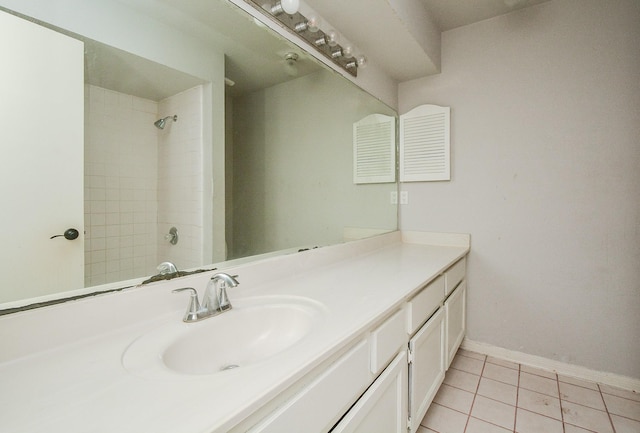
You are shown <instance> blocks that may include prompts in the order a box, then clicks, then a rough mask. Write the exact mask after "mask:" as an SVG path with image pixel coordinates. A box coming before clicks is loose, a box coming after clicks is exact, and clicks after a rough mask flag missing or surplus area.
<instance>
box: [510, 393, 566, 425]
mask: <svg viewBox="0 0 640 433" xmlns="http://www.w3.org/2000/svg"><path fill="white" fill-rule="evenodd" d="M518 407H521V408H523V409H526V410H528V411H529V412H535V413H539V414H540V415H544V416H548V417H550V418H555V419H557V420H562V415H561V413H560V400H559V399H557V398H554V397H550V396H548V395H545V394H540V393H539V392H534V391H529V390H528V389H524V388H520V389H519V390H518Z"/></svg>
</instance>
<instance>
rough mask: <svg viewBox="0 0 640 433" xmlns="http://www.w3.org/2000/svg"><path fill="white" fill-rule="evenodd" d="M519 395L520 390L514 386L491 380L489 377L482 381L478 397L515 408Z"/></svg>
mask: <svg viewBox="0 0 640 433" xmlns="http://www.w3.org/2000/svg"><path fill="white" fill-rule="evenodd" d="M517 394H518V388H516V387H515V386H513V385H509V384H507V383H502V382H498V381H497V380H493V379H489V378H487V377H483V378H481V379H480V386H479V387H478V395H482V396H484V397H489V398H491V399H493V400H498V401H501V402H502V403H506V404H510V405H511V406H515V405H516V397H517Z"/></svg>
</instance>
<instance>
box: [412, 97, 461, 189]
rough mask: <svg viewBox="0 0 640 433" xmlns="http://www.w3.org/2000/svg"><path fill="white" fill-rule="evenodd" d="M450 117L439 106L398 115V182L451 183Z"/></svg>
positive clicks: (444, 109) (428, 106) (425, 107)
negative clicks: (441, 181)
mask: <svg viewBox="0 0 640 433" xmlns="http://www.w3.org/2000/svg"><path fill="white" fill-rule="evenodd" d="M450 116H451V108H450V107H440V106H438V105H421V106H419V107H416V108H414V109H413V110H411V111H409V112H408V113H406V114H403V115H402V116H400V182H421V181H437V180H451V163H450V158H451V156H450V138H449V137H450V135H449V125H450Z"/></svg>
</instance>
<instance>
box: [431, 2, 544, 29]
mask: <svg viewBox="0 0 640 433" xmlns="http://www.w3.org/2000/svg"><path fill="white" fill-rule="evenodd" d="M420 1H421V2H422V3H423V4H424V6H425V7H426V8H427V10H428V11H429V12H430V13H431V14H432V16H433V18H434V20H435V21H436V23H437V24H438V27H440V31H443V32H446V31H447V30H451V29H455V28H456V27H462V26H466V25H469V24H473V23H477V22H479V21H483V20H486V19H489V18H493V17H497V16H499V15H504V14H507V13H509V12H513V11H515V10H518V9H522V8H526V7H529V6H533V5H535V4H538V3H544V2H547V1H549V0H420Z"/></svg>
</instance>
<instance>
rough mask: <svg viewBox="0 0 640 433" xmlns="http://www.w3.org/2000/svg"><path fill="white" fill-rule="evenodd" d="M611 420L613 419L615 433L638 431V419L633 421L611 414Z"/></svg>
mask: <svg viewBox="0 0 640 433" xmlns="http://www.w3.org/2000/svg"><path fill="white" fill-rule="evenodd" d="M611 421H613V426H614V427H615V428H616V433H638V432H640V421H634V420H632V419H629V418H623V417H621V416H618V415H611Z"/></svg>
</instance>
